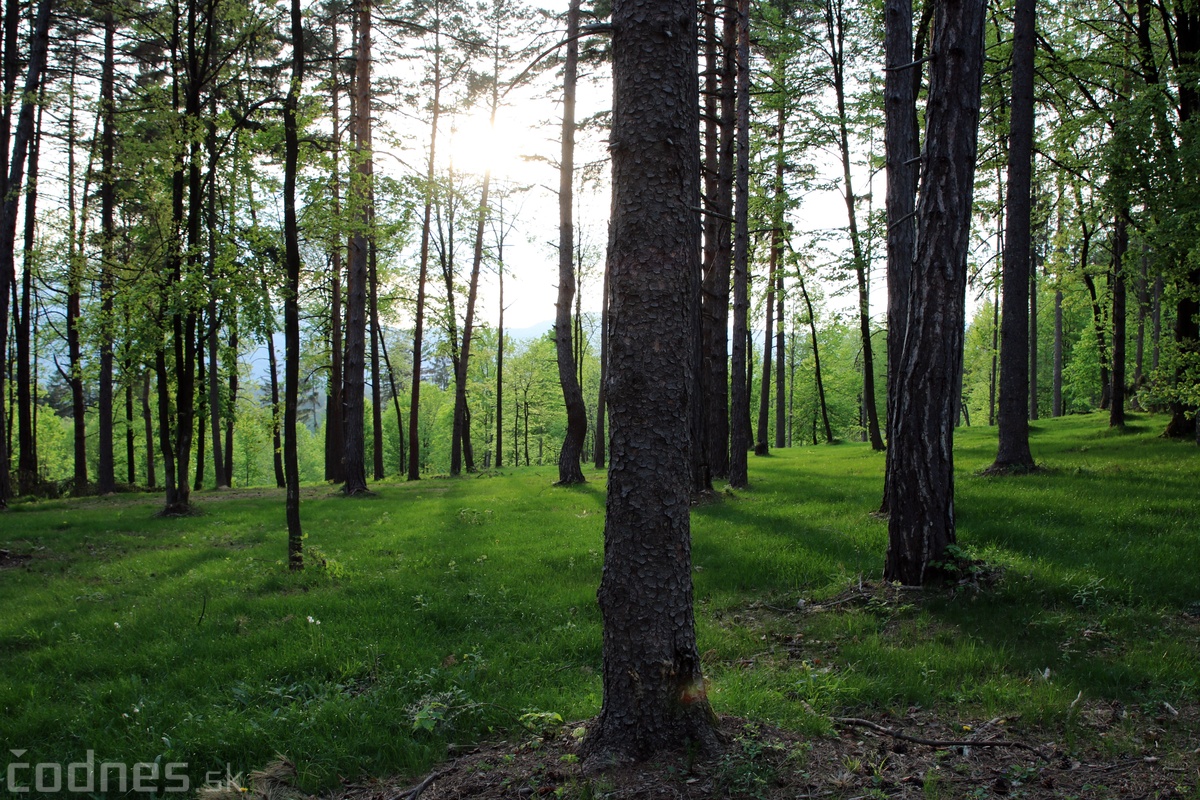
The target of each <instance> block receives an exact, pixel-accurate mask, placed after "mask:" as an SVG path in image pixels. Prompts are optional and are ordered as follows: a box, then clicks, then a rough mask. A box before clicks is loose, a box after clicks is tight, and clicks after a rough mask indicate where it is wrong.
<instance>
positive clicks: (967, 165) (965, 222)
mask: <svg viewBox="0 0 1200 800" xmlns="http://www.w3.org/2000/svg"><path fill="white" fill-rule="evenodd" d="M985 5H986V4H985V3H984V2H983V0H946V1H945V2H944V3H942V4H941V5H940V6H939V9H938V14H937V18H936V19H935V20H934V32H933V46H932V48H931V49H932V53H933V66H932V68H931V69H930V86H929V102H928V106H927V110H926V138H925V142H926V144H925V158H924V170H923V174H922V176H921V189H920V199H919V200H918V204H917V253H916V259H915V262H914V269H913V274H912V278H913V280H912V294H911V300H910V303H909V313H908V324H907V328H906V331H905V346H904V355H903V356H902V357H901V360H900V363H899V364H898V365H897V370H896V373H895V374H896V405H895V411H896V419H895V427H894V429H893V432H894V436H895V441H894V442H893V444H892V446H893V447H895V448H896V452H895V454H894V457H893V470H892V474H891V476H890V479H891V482H890V486H889V488H888V490H887V491H888V495H889V496H890V497H891V498H892V503H891V506H892V507H891V514H890V517H889V520H888V538H889V542H888V553H887V562H886V566H885V569H884V577H885V579H886V580H889V581H900V582H901V583H903V584H906V585H919V584H922V583H924V582H926V581H927V580H929V579H930V578H931V577H932V576H933V574H934V572H935V570H934V569H932V567H931V565H932V564H933V563H934V562H938V561H940V560H942V559H943V558H944V557H945V551H946V548H947V546H949V545H950V544H952V543H954V541H955V527H954V456H953V441H954V425H955V422H956V421H957V419H958V409H959V403H960V401H961V397H960V391H959V390H960V386H961V376H962V358H963V329H964V321H965V319H964V318H965V314H966V284H967V253H968V250H969V245H970V228H971V200H972V192H973V189H974V178H975V157H976V147H977V135H978V124H979V103H980V82H981V76H982V72H983V23H984V12H985Z"/></svg>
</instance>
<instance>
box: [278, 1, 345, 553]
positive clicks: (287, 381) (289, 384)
mask: <svg viewBox="0 0 1200 800" xmlns="http://www.w3.org/2000/svg"><path fill="white" fill-rule="evenodd" d="M291 23H292V25H291V27H292V80H291V84H290V85H289V87H288V93H287V100H286V101H285V103H284V108H283V140H284V145H283V147H284V164H283V237H284V266H285V271H286V272H287V286H286V287H285V288H284V298H283V336H284V356H283V358H284V378H283V382H284V386H283V403H284V406H283V472H284V480H285V481H286V483H287V500H286V514H287V527H288V539H287V552H288V568H289V569H291V570H301V569H304V552H303V547H304V532H303V529H302V528H301V525H300V462H299V458H298V455H297V447H296V425H297V419H296V416H297V414H296V405H297V399H298V398H297V395H298V394H299V393H300V226H299V223H298V221H297V215H296V173H297V172H298V171H299V164H298V161H299V154H300V131H299V127H300V126H299V124H298V123H297V120H296V112H297V107H298V106H299V104H300V89H301V87H302V86H303V85H304V21H303V18H302V17H301V14H300V0H292V3H291ZM359 419H360V420H361V419H362V416H361V415H359Z"/></svg>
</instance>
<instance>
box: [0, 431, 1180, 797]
mask: <svg viewBox="0 0 1200 800" xmlns="http://www.w3.org/2000/svg"><path fill="white" fill-rule="evenodd" d="M1161 422H1162V420H1160V419H1153V418H1148V417H1145V416H1140V415H1138V416H1134V417H1133V419H1132V421H1131V426H1130V430H1129V432H1127V433H1124V434H1116V433H1111V432H1109V431H1108V430H1107V428H1105V427H1104V420H1103V419H1102V418H1101V417H1100V416H1098V415H1092V416H1080V417H1071V418H1067V419H1062V420H1053V421H1044V422H1039V423H1035V424H1034V438H1033V450H1034V454H1035V457H1036V458H1037V459H1038V460H1039V462H1040V463H1042V464H1043V465H1045V466H1046V467H1048V469H1047V470H1046V471H1044V472H1040V473H1036V474H1031V475H1023V476H1019V477H1008V478H993V477H982V476H979V475H978V474H977V473H978V471H979V470H981V469H982V468H984V467H986V466H987V465H988V464H989V463H990V462H991V460H992V457H993V456H994V454H995V440H994V437H995V429H980V428H975V429H967V430H961V431H960V432H959V435H958V448H957V456H958V461H957V463H958V470H959V471H958V478H957V480H958V503H957V506H958V515H959V538H960V543H961V544H962V545H963V547H964V548H965V549H966V550H967V551H968V552H969V553H971V554H972V555H974V556H975V557H977V558H982V559H984V560H985V561H986V562H988V563H989V564H991V565H996V566H999V567H1002V568H1003V570H1004V573H1003V578H1002V579H1001V581H1000V582H999V584H998V585H997V586H996V587H995V588H993V589H990V590H986V591H983V592H980V593H974V592H969V591H968V592H960V593H959V594H958V595H957V596H953V597H952V596H950V595H949V594H947V593H945V592H942V593H936V594H933V595H932V596H928V597H925V598H923V599H921V600H919V601H916V600H915V599H914V602H911V603H901V602H896V603H880V604H869V605H867V606H865V607H862V606H859V607H852V606H851V605H849V604H847V605H846V606H845V607H843V608H841V609H840V610H838V611H837V612H822V613H812V614H794V613H781V612H780V611H779V610H778V609H784V608H789V609H790V608H792V607H793V606H794V605H795V603H796V601H797V600H798V599H801V598H804V599H807V600H810V601H811V600H814V599H818V600H819V599H821V598H826V597H830V596H832V595H834V594H836V593H837V592H839V591H841V590H843V589H845V588H846V587H847V586H848V585H850V584H851V583H853V582H857V580H858V578H859V577H860V576H861V577H863V578H864V579H867V580H871V579H876V580H877V579H878V577H879V576H880V574H881V572H882V566H883V553H884V547H885V543H886V536H887V526H886V522H883V521H880V520H877V519H875V518H873V517H871V516H870V514H869V512H870V511H872V510H873V509H874V508H875V507H876V506H877V505H878V502H879V491H880V481H881V474H882V469H883V457H882V456H881V455H879V454H875V453H872V452H871V451H870V450H869V449H867V448H866V447H865V446H863V445H858V444H844V445H839V446H835V447H819V448H815V447H808V448H798V449H795V450H791V451H786V450H785V451H777V452H776V453H775V454H774V455H773V456H772V457H770V458H765V459H752V460H751V481H752V486H751V488H750V489H749V490H747V491H742V492H737V493H736V494H733V495H728V494H727V495H725V496H723V497H722V498H721V499H720V500H718V501H715V502H712V503H709V504H707V505H704V506H702V507H700V508H697V509H696V511H695V513H694V514H693V520H694V523H693V528H694V552H693V555H694V560H695V564H696V570H697V571H696V575H695V579H696V598H697V622H698V627H699V638H700V649H701V652H702V653H703V654H704V659H705V664H706V671H707V674H708V676H709V678H710V679H711V681H712V689H711V696H712V698H713V702H714V704H715V706H716V708H717V710H718V711H720V712H722V713H731V714H738V715H742V716H747V717H752V718H756V719H760V720H763V721H769V722H774V723H778V724H782V725H785V726H791V727H797V728H800V729H802V730H807V731H811V732H813V733H818V732H820V731H822V730H826V729H828V724H829V723H828V715H845V714H851V713H860V712H861V713H870V712H871V711H873V710H875V711H877V710H880V709H900V710H903V709H904V708H906V707H908V706H911V705H920V706H923V707H926V708H932V709H935V710H938V711H941V712H944V713H947V714H953V715H961V716H964V717H966V716H969V715H971V714H978V715H993V716H994V715H999V714H1005V715H1016V714H1020V715H1022V717H1023V720H1024V721H1025V723H1028V724H1043V725H1047V726H1050V727H1051V728H1054V729H1056V730H1059V731H1060V732H1061V731H1062V730H1063V729H1064V727H1065V726H1067V725H1068V723H1069V719H1068V718H1069V708H1070V704H1071V701H1073V700H1074V699H1075V698H1076V696H1077V694H1078V693H1079V692H1083V696H1084V697H1085V698H1087V699H1106V700H1107V699H1117V700H1121V701H1122V702H1124V703H1126V704H1130V703H1133V704H1139V703H1140V704H1147V705H1149V704H1155V703H1161V702H1162V701H1167V702H1170V703H1172V704H1174V705H1179V704H1185V705H1186V704H1188V703H1195V702H1196V701H1197V700H1198V699H1200V686H1198V680H1200V673H1197V671H1196V667H1195V665H1196V663H1200V662H1198V660H1200V627H1198V626H1197V624H1196V623H1195V622H1194V616H1188V615H1187V613H1186V612H1192V613H1193V614H1200V576H1198V573H1197V570H1196V569H1195V566H1194V565H1195V563H1196V562H1195V558H1196V555H1195V554H1196V553H1197V551H1198V547H1200V522H1198V521H1197V520H1200V493H1198V491H1197V487H1198V486H1200V450H1197V448H1196V447H1195V446H1194V445H1188V444H1179V443H1172V442H1167V441H1164V440H1161V439H1158V438H1156V436H1155V434H1156V433H1157V431H1158V429H1159V428H1160V427H1161ZM588 478H589V481H590V483H588V484H587V485H586V486H583V487H578V488H571V489H563V488H555V487H552V486H551V482H552V481H553V479H554V472H553V470H551V469H530V470H516V471H505V472H504V474H501V475H494V476H493V475H484V476H479V477H471V478H465V479H461V480H439V479H429V480H423V481H421V482H420V483H416V484H395V485H391V484H388V485H383V486H381V487H379V489H378V496H377V497H374V498H371V499H362V500H347V499H342V498H340V497H336V496H334V495H332V494H330V493H328V492H327V491H326V490H325V489H318V490H314V492H315V493H314V494H313V496H312V499H308V500H306V502H305V503H304V507H303V516H304V525H305V530H306V531H307V534H308V538H307V540H306V545H307V547H308V548H309V555H310V565H312V558H313V556H318V555H319V557H320V558H322V559H323V560H324V562H325V565H324V567H323V568H321V567H317V566H315V565H313V566H312V568H310V569H309V570H307V571H306V572H305V573H304V574H302V575H299V576H295V575H291V574H289V573H288V572H287V570H286V564H285V561H284V530H283V506H282V496H281V495H277V494H276V493H275V492H274V491H273V490H272V491H270V492H262V493H258V494H255V493H245V494H234V495H229V494H224V495H222V494H217V493H200V494H199V495H198V496H197V498H196V499H197V502H198V504H199V506H200V507H201V508H202V509H203V512H204V513H203V515H201V516H197V517H192V518H187V519H160V518H156V517H155V516H154V512H155V511H156V510H157V508H158V498H157V497H154V496H147V495H127V496H121V497H114V498H104V499H100V500H95V499H92V500H85V501H57V502H44V503H37V504H27V505H19V506H17V508H16V509H15V510H14V511H13V512H12V513H9V514H7V515H5V516H3V517H0V526H2V527H0V548H6V549H10V550H12V551H13V552H14V553H30V554H32V555H33V556H34V559H33V560H32V561H31V562H30V563H29V564H28V565H27V568H20V569H9V570H5V571H3V572H0V607H2V608H3V609H4V612H5V613H4V614H3V615H0V712H2V716H0V740H2V741H3V742H4V746H5V747H11V748H25V749H27V750H28V751H29V752H28V754H27V755H26V756H24V758H25V759H26V760H31V761H52V762H59V763H62V764H66V763H68V762H71V761H77V760H79V759H80V758H81V757H82V756H83V755H84V754H85V752H86V751H87V750H94V751H95V758H96V760H97V761H98V762H99V761H104V760H115V761H123V762H135V761H153V760H154V759H155V758H156V757H161V759H162V761H164V762H168V761H186V762H188V764H189V765H190V767H189V769H190V773H191V776H192V782H193V785H194V786H195V785H198V783H199V782H200V781H202V780H203V777H204V774H205V772H207V771H210V770H213V771H221V772H223V771H224V769H225V765H226V764H229V765H230V766H231V769H232V771H233V772H234V773H237V772H239V771H244V770H247V769H251V768H254V767H256V766H259V765H261V764H263V763H264V762H266V761H268V760H269V759H270V758H271V757H273V756H274V755H275V754H276V753H283V754H285V755H287V756H289V757H290V758H292V759H293V760H294V761H295V762H296V763H297V766H298V767H299V770H300V774H301V780H302V784H303V786H304V787H305V788H307V789H319V788H328V787H330V786H333V785H336V783H337V782H338V781H339V779H342V778H356V777H361V776H364V775H381V774H388V773H396V772H400V773H405V774H415V773H418V772H420V771H422V770H424V769H426V768H428V767H429V766H430V765H431V764H433V763H435V762H436V761H438V760H440V759H442V758H444V757H445V754H446V746H447V744H448V743H449V742H472V741H478V740H480V739H482V738H485V737H494V736H500V735H514V734H516V733H518V732H520V731H522V730H523V723H522V722H521V718H522V717H523V716H524V715H527V714H531V713H533V714H538V713H540V712H545V713H552V714H557V715H560V716H561V717H562V718H563V719H567V720H571V719H579V718H584V717H588V716H590V715H592V714H594V713H595V712H596V711H597V710H598V708H599V702H600V678H599V667H600V617H599V612H598V610H597V608H596V603H595V589H596V586H597V584H598V582H599V577H600V566H601V558H602V533H603V511H604V494H603V488H604V481H603V474H601V473H594V472H590V473H589V474H588ZM318 551H319V553H318ZM773 609H774V610H773ZM310 617H311V618H312V620H313V621H312V622H310V621H309V618H310ZM317 621H319V623H320V624H317ZM1046 669H1049V670H1050V677H1049V680H1046V679H1045V678H1044V677H1042V676H1043V675H1044V674H1045V670H1046ZM540 720H541V718H526V723H531V724H532V723H533V722H537V721H540Z"/></svg>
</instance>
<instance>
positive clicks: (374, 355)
mask: <svg viewBox="0 0 1200 800" xmlns="http://www.w3.org/2000/svg"><path fill="white" fill-rule="evenodd" d="M372 195H374V193H373V192H372ZM371 205H372V207H374V205H375V200H374V197H373V196H372V200H371ZM371 216H372V219H374V214H372V215H371ZM372 227H374V225H373V224H372ZM368 242H369V243H368V247H369V254H368V257H367V264H368V269H367V272H368V275H369V276H370V277H369V281H370V286H371V289H370V296H369V298H368V302H369V304H370V314H371V467H372V475H373V476H374V479H375V480H377V481H381V480H383V476H384V468H383V382H382V381H381V380H380V378H381V374H380V372H379V342H380V340H381V339H382V338H383V329H382V328H380V327H379V276H378V272H377V267H378V263H377V251H376V248H375V237H374V236H372V237H371V238H370V239H369V240H368Z"/></svg>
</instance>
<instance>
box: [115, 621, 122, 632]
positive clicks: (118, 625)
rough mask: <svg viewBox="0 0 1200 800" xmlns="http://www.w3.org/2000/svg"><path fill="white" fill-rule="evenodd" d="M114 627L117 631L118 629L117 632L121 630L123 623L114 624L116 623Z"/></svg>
mask: <svg viewBox="0 0 1200 800" xmlns="http://www.w3.org/2000/svg"><path fill="white" fill-rule="evenodd" d="M113 627H114V628H115V629H117V630H121V623H119V622H114V623H113Z"/></svg>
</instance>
